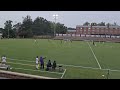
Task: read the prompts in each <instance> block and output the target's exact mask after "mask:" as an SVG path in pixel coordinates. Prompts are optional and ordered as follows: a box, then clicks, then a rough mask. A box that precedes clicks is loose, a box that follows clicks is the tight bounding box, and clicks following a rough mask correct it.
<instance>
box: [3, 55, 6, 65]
mask: <svg viewBox="0 0 120 90" xmlns="http://www.w3.org/2000/svg"><path fill="white" fill-rule="evenodd" d="M2 64H4V65H5V64H6V56H5V55H4V56H3V57H2Z"/></svg>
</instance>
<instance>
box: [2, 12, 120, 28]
mask: <svg viewBox="0 0 120 90" xmlns="http://www.w3.org/2000/svg"><path fill="white" fill-rule="evenodd" d="M53 14H58V19H57V22H60V23H62V24H65V26H67V27H72V28H75V27H76V25H82V24H83V23H84V22H86V21H88V22H90V23H91V22H97V23H99V22H102V21H103V22H106V23H108V22H109V23H114V22H117V24H118V25H120V11H0V27H4V23H5V21H6V20H12V21H13V24H14V23H16V22H22V20H23V18H22V17H26V16H27V15H30V16H31V18H32V19H33V20H34V19H35V18H36V17H37V16H39V17H43V18H45V19H47V20H48V21H54V18H53Z"/></svg>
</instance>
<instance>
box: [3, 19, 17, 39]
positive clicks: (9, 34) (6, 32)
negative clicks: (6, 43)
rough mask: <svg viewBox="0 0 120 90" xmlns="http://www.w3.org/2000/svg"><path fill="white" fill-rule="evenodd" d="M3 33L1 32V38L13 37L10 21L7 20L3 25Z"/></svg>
mask: <svg viewBox="0 0 120 90" xmlns="http://www.w3.org/2000/svg"><path fill="white" fill-rule="evenodd" d="M4 24H5V27H4V31H3V37H6V38H7V37H8V38H13V37H14V35H15V34H14V31H13V29H12V21H11V20H8V21H6V22H5V23H4Z"/></svg>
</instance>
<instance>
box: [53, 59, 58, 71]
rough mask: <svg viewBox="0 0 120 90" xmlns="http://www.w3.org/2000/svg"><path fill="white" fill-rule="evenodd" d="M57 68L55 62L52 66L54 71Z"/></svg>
mask: <svg viewBox="0 0 120 90" xmlns="http://www.w3.org/2000/svg"><path fill="white" fill-rule="evenodd" d="M56 66H57V65H56V61H54V62H53V65H52V69H53V70H55V68H56Z"/></svg>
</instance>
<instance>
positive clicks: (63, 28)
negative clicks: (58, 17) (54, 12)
mask: <svg viewBox="0 0 120 90" xmlns="http://www.w3.org/2000/svg"><path fill="white" fill-rule="evenodd" d="M66 32H67V27H66V26H64V24H60V23H57V24H56V33H58V34H65V33H66Z"/></svg>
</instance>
